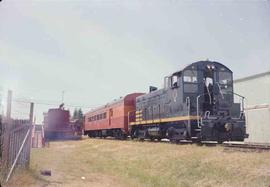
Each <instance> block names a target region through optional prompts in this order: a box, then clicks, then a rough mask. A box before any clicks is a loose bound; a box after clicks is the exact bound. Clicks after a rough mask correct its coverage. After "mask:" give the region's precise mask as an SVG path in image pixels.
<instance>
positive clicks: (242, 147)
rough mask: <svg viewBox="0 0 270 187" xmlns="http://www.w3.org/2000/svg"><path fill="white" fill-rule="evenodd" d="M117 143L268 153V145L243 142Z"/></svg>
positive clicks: (162, 141)
mask: <svg viewBox="0 0 270 187" xmlns="http://www.w3.org/2000/svg"><path fill="white" fill-rule="evenodd" d="M103 140H116V139H114V138H104V139H103ZM119 141H136V142H149V143H151V142H152V143H169V144H170V143H172V144H177V145H186V144H196V145H198V146H207V147H215V146H222V147H224V150H225V151H230V150H231V151H243V152H252V151H254V152H262V151H270V144H255V143H243V142H224V143H223V144H218V143H216V142H212V141H205V142H196V143H195V142H192V141H180V142H170V141H169V140H167V139H163V140H161V141H150V140H148V139H146V140H143V141H142V140H131V138H127V139H125V140H119Z"/></svg>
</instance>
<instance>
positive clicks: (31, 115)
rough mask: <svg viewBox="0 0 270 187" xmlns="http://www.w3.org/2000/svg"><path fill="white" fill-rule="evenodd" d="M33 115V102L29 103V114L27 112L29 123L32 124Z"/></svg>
mask: <svg viewBox="0 0 270 187" xmlns="http://www.w3.org/2000/svg"><path fill="white" fill-rule="evenodd" d="M33 117H34V103H33V102H31V103H30V114H29V121H30V125H33Z"/></svg>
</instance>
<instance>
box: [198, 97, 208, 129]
mask: <svg viewBox="0 0 270 187" xmlns="http://www.w3.org/2000/svg"><path fill="white" fill-rule="evenodd" d="M204 95H207V94H201V95H198V96H197V116H199V107H200V106H199V99H200V97H201V96H204ZM197 125H198V128H201V126H200V120H199V119H197Z"/></svg>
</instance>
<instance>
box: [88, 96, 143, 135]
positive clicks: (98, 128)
mask: <svg viewBox="0 0 270 187" xmlns="http://www.w3.org/2000/svg"><path fill="white" fill-rule="evenodd" d="M140 95H143V94H142V93H132V94H129V95H126V96H125V97H123V98H120V99H119V100H116V101H114V102H112V103H108V104H106V105H104V106H102V107H99V108H97V109H94V110H92V111H90V112H88V113H86V114H85V116H84V134H85V135H88V136H89V137H107V136H112V137H115V138H124V137H126V136H127V134H128V113H129V112H131V111H134V110H135V101H136V97H137V96H140Z"/></svg>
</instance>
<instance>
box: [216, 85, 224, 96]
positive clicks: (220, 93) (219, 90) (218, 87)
mask: <svg viewBox="0 0 270 187" xmlns="http://www.w3.org/2000/svg"><path fill="white" fill-rule="evenodd" d="M216 84H217V85H218V89H219V93H220V95H221V96H222V99H224V95H223V93H222V92H221V88H220V84H219V83H218V82H216Z"/></svg>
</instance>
